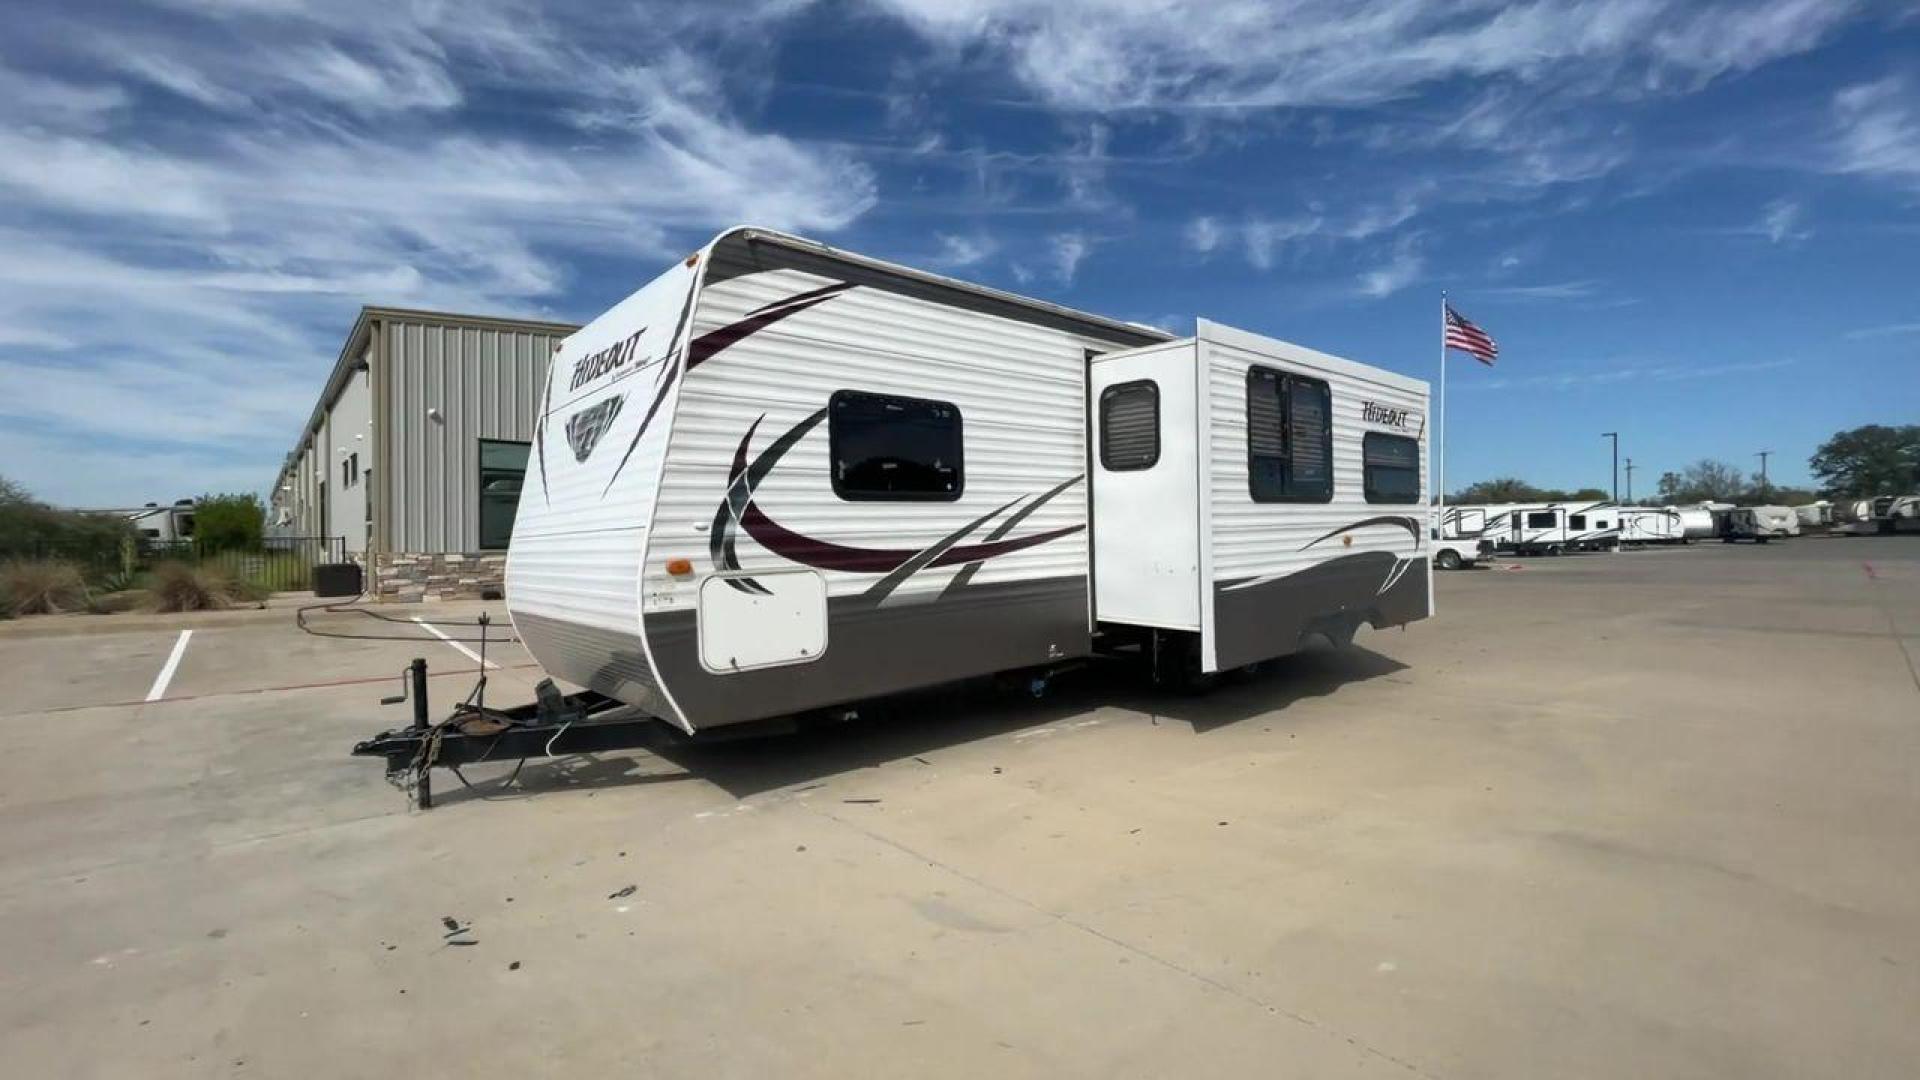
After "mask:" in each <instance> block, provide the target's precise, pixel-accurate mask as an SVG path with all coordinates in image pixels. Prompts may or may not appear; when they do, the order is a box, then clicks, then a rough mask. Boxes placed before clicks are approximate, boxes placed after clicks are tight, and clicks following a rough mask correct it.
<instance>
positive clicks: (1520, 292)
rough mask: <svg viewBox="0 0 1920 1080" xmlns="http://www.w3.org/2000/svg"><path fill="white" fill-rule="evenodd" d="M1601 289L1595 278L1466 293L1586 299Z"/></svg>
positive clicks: (1514, 297) (1503, 297)
mask: <svg viewBox="0 0 1920 1080" xmlns="http://www.w3.org/2000/svg"><path fill="white" fill-rule="evenodd" d="M1599 290H1600V283H1599V282H1598V281H1593V280H1590V279H1589V280H1584V281H1553V282H1545V283H1542V284H1539V285H1497V286H1493V287H1491V288H1484V289H1466V290H1463V293H1464V295H1468V296H1486V297H1493V298H1495V299H1501V300H1585V299H1587V298H1589V297H1591V296H1593V295H1594V294H1595V293H1597V292H1598V291H1599Z"/></svg>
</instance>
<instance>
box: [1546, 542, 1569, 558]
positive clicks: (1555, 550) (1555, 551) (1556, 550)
mask: <svg viewBox="0 0 1920 1080" xmlns="http://www.w3.org/2000/svg"><path fill="white" fill-rule="evenodd" d="M1564 554H1566V549H1565V548H1563V547H1561V546H1560V545H1559V544H1548V545H1547V557H1548V558H1550V559H1551V558H1559V557H1560V556H1561V555H1564Z"/></svg>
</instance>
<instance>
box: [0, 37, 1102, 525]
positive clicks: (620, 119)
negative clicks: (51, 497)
mask: <svg viewBox="0 0 1920 1080" xmlns="http://www.w3.org/2000/svg"><path fill="white" fill-rule="evenodd" d="M783 8H784V13H783V10H782V9H783ZM791 11H792V8H791V6H790V5H783V4H781V3H778V2H774V0H769V2H768V3H765V4H757V5H754V4H749V5H747V6H746V7H744V8H740V9H738V10H733V9H730V10H729V11H728V12H726V13H719V12H709V13H705V14H702V13H701V12H695V11H691V10H668V11H653V12H638V13H624V14H622V13H581V12H579V11H574V10H561V11H560V12H559V13H558V14H555V13H553V12H537V11H534V10H532V9H529V8H524V7H523V6H522V5H520V4H519V3H518V2H517V0H488V2H479V3H473V4H465V5H460V6H459V7H458V9H457V10H456V9H453V8H446V7H442V6H438V5H397V6H396V5H391V4H385V3H377V2H373V0H339V2H328V3H324V4H322V3H311V4H309V3H304V2H300V0H282V2H275V3H270V4H258V3H250V4H244V5H229V6H225V7H217V8H215V7H195V8H191V9H189V8H185V7H182V8H181V9H180V10H172V11H161V12H157V13H154V14H152V15H151V17H143V18H140V19H126V20H112V19H102V20H97V21H93V22H89V23H88V24H87V25H86V26H84V27H82V26H80V25H79V24H78V23H72V22H70V21H66V20H70V19H77V18H79V17H78V16H71V17H69V16H67V15H65V14H64V13H61V12H59V11H57V10H49V11H42V12H36V13H35V15H36V17H37V18H39V19H41V20H42V21H43V22H44V23H45V25H43V26H41V27H40V30H41V33H40V34H39V36H37V37H32V38H29V39H28V40H33V41H37V42H40V43H41V45H42V46H43V47H44V48H46V49H51V50H52V52H51V54H47V55H39V56H35V57H33V58H32V59H33V68H34V71H35V72H36V73H35V74H27V73H25V72H24V71H23V70H22V68H23V67H24V66H25V65H24V64H22V63H19V62H17V61H18V58H19V57H20V52H19V49H18V48H17V46H16V44H10V43H7V42H0V245H4V247H5V249H6V250H7V252H8V258H7V260H5V262H4V263H0V325H4V326H5V327H6V331H5V333H4V334H0V398H3V399H4V400H0V417H5V418H6V420H7V422H8V424H9V425H10V426H12V428H13V431H14V437H15V439H16V440H37V443H38V445H40V446H41V447H42V448H43V450H44V452H41V453H38V454H37V456H36V455H35V454H26V455H25V457H23V460H26V459H35V460H57V459H58V458H59V457H60V456H61V455H60V454H59V453H58V452H56V450H55V449H53V448H57V447H59V446H62V445H65V444H66V443H68V442H71V441H72V440H74V439H78V438H87V439H93V440H97V444H98V445H101V446H105V447H109V448H110V447H112V446H113V445H115V443H116V442H117V441H124V440H128V439H141V440H147V443H148V444H149V445H155V444H162V443H164V444H167V445H170V446H172V447H173V448H174V449H173V451H171V452H172V453H176V454H177V455H178V456H179V457H180V458H181V459H182V460H186V459H198V458H202V457H206V456H208V455H210V454H214V453H216V452H219V453H224V454H226V455H228V456H232V455H244V456H246V457H247V458H248V459H249V460H250V461H251V462H252V465H251V467H252V468H253V470H254V471H255V472H256V473H258V474H259V478H260V480H262V481H264V479H266V478H267V477H268V476H270V475H271V470H272V463H273V461H274V460H275V458H276V457H277V455H278V453H279V452H280V451H281V450H283V449H284V447H283V446H282V445H280V444H282V443H283V442H284V441H286V440H288V439H290V438H291V437H292V434H293V432H294V431H295V429H296V427H297V425H298V423H299V419H300V418H301V416H303V415H304V414H305V412H306V410H307V409H309V408H311V406H312V396H311V395H312V394H313V393H314V392H315V391H316V390H317V388H318V385H319V382H320V380H321V378H322V377H323V375H324V370H325V362H326V360H327V358H329V357H330V356H331V354H332V351H333V350H334V349H335V348H337V346H338V336H339V335H340V334H341V333H343V332H344V330H345V328H346V325H347V323H348V321H349V320H350V318H351V314H352V311H353V310H354V308H355V307H357V306H358V305H359V304H360V303H363V302H379V303H394V304H413V305H419V306H432V307H439V308H446V309H453V310H478V311H482V312H486V313H495V314H514V313H524V314H566V315H572V316H575V317H584V316H587V315H590V314H592V312H590V311H566V312H564V313H559V312H555V311H554V306H555V305H556V304H559V303H562V302H564V299H565V297H566V296H567V295H568V290H569V286H570V284H571V274H572V271H571V267H572V266H573V265H575V264H577V262H578V261H579V260H580V258H581V257H582V256H588V257H599V258H603V259H608V258H611V259H616V260H622V261H632V262H634V263H636V264H637V265H642V266H644V265H647V264H648V263H650V262H651V261H653V260H657V259H658V258H660V257H661V256H663V255H667V254H671V253H677V252H678V251H679V250H680V249H681V248H683V247H685V246H686V245H688V244H690V243H695V242H698V240H699V239H700V238H701V236H700V230H704V229H711V228H714V227H717V226H718V225H721V224H728V223H733V222H739V221H752V222H756V223H763V224H768V225H772V226H775V227H784V228H792V229H798V230H803V231H809V232H816V233H817V232H826V233H831V232H833V231H834V230H836V229H839V228H841V227H842V226H845V225H846V224H848V223H849V222H852V221H854V220H855V219H857V218H859V217H860V216H861V215H863V214H864V213H865V212H866V211H867V210H868V209H869V208H870V207H872V206H873V205H874V203H875V201H876V199H877V180H876V177H875V174H874V172H873V170H872V169H871V168H870V167H869V166H868V165H867V164H865V163H863V162H862V161H861V160H859V158H858V157H857V156H855V155H854V154H853V153H851V152H850V151H848V150H846V149H844V148H842V147H839V146H836V145H832V144H825V143H818V142H808V141H806V140H802V139H796V138H792V137H789V136H785V135H781V134H776V133H772V132H769V131H765V130H760V129H758V128H757V127H756V126H755V125H754V123H753V122H752V121H751V120H749V119H747V118H746V115H745V113H744V112H743V111H742V110H740V109H739V108H737V107H736V105H735V102H736V101H739V100H741V99H742V94H741V93H740V92H736V90H735V89H734V88H732V87H731V86H730V80H732V79H734V78H735V77H736V76H735V75H734V74H733V72H732V69H731V67H730V66H729V65H726V64H723V63H721V62H719V61H718V60H717V59H715V57H717V56H718V55H721V54H724V53H725V52H726V51H727V50H726V48H725V47H724V46H725V45H726V44H727V43H729V42H730V41H733V39H732V38H730V37H729V35H748V36H749V37H751V36H753V35H756V34H759V33H762V32H763V31H764V30H765V28H766V27H767V26H769V25H771V24H772V22H770V20H771V21H777V20H778V19H780V18H783V17H785V15H786V14H790V13H791ZM582 19H590V20H591V22H583V21H581V20H582ZM568 20H572V21H571V22H569V21H568ZM49 42H51V43H54V44H52V45H48V44H47V43H49ZM267 42H271V46H270V47H269V46H267V45H265V44H263V43H267ZM688 43H706V44H707V46H708V47H709V48H710V50H711V51H710V52H706V53H699V52H693V51H689V49H690V48H691V45H689V44H688ZM733 43H734V44H736V45H741V46H744V45H746V44H747V43H746V42H744V41H733ZM56 71H57V72H59V73H60V74H58V75H57V76H56V75H53V74H46V73H45V72H56ZM749 89H750V88H749ZM476 97H491V98H492V99H495V100H504V99H524V100H533V99H536V98H537V100H539V101H540V102H541V103H542V105H541V107H540V108H538V109H537V110H534V111H528V112H524V113H520V114H516V115H515V117H514V118H513V119H514V121H515V122H514V123H511V124H503V123H499V122H496V117H495V114H492V113H488V114H485V115H482V116H480V117H478V118H476V117H475V116H473V115H469V114H468V113H467V112H465V111H464V110H465V109H467V107H468V106H469V105H471V104H472V102H473V100H474V99H475V98H476ZM1083 156H1084V155H1083ZM948 250H949V253H950V254H954V255H965V254H967V253H966V252H965V251H963V250H961V249H959V248H949V249H948ZM981 257H983V256H981ZM635 283H636V284H637V282H635ZM82 384H84V385H85V386H86V387H87V388H88V389H87V390H86V392H84V393H83V392H82ZM78 402H85V403H87V404H86V407H84V408H82V407H80V406H79V405H77V404H76V403H78ZM116 402H117V404H116ZM8 468H9V469H10V470H11V469H13V468H15V466H12V465H9V466H8ZM127 475H129V476H130V475H131V474H127ZM54 494H56V496H57V497H64V496H59V493H57V492H56V493H54ZM142 494H143V493H141V492H138V491H134V490H130V489H125V490H123V491H122V494H121V496H120V497H121V498H138V497H140V496H141V495H142Z"/></svg>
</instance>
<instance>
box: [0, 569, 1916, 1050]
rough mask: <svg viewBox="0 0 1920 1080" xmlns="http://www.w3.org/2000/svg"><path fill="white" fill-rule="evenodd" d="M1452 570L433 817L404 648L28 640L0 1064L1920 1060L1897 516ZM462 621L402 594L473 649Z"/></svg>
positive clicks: (9, 779)
mask: <svg viewBox="0 0 1920 1080" xmlns="http://www.w3.org/2000/svg"><path fill="white" fill-rule="evenodd" d="M1437 593H1438V601H1439V605H1440V609H1441V615H1440V617H1439V618H1436V619H1433V620H1430V621H1427V622H1424V623H1421V624H1418V625H1415V626H1413V627H1411V628H1409V629H1407V630H1405V631H1390V632H1385V633H1363V634H1362V635H1361V637H1360V638H1359V639H1358V642H1357V644H1356V647H1354V648H1352V649H1350V650H1346V651H1344V652H1335V651H1331V650H1315V651H1311V652H1308V653H1305V654H1302V655H1300V656H1297V657H1293V658H1290V659H1289V660H1287V661H1284V662H1280V663H1277V664H1274V665H1271V667H1270V669H1269V670H1267V671H1265V672H1263V673H1261V674H1259V675H1257V676H1254V677H1250V678H1244V679H1239V680H1236V681H1233V682H1231V683H1229V684H1228V685H1226V686H1224V687H1222V688H1221V689H1219V690H1218V691H1216V692H1215V693H1213V694H1211V695H1208V696H1206V697H1202V698H1191V699H1190V698H1180V697H1174V696H1169V695H1164V694H1159V693H1155V692H1152V691H1151V690H1149V689H1147V688H1145V687H1144V686H1143V685H1141V684H1140V683H1139V681H1138V680H1136V679H1133V678H1131V677H1129V676H1127V675H1126V674H1124V673H1119V672H1093V673H1088V674H1086V675H1083V676H1081V677H1078V678H1074V679H1071V680H1067V681H1065V682H1064V683H1062V684H1061V685H1060V686H1058V687H1057V688H1056V690H1055V692H1054V693H1053V694H1052V695H1051V696H1050V697H1048V698H1047V699H1045V700H1042V701H1038V702H1034V701H1030V700H1025V699H1020V698H1014V697H1005V696H996V695H995V694H994V693H992V692H991V691H990V690H989V689H987V688H985V687H972V686H968V687H961V688H958V689H954V690H951V691H945V692H941V693H933V694H925V695H921V696H918V697H914V698H911V699H906V700H902V701H898V702H892V703H889V704H887V705H886V706H884V707H882V708H878V709H874V710H870V711H869V712H868V714H867V715H866V716H864V717H863V718H862V719H861V720H860V721H858V722H855V723H853V724H851V725H848V726H845V727H842V728H839V729H835V730H832V731H826V732H819V733H813V734H808V735H804V736H796V737H792V738H789V739H785V740H779V741H763V742H757V743H746V744H738V745H728V746H716V747H709V748H703V749H700V750H698V751H676V752H674V753H673V754H672V756H671V757H662V756H657V755H653V754H648V753H639V752H636V753H633V754H616V755H603V756H600V757H598V758H596V759H592V760H585V759H573V760H564V761H560V762H556V763H552V764H530V765H528V766H527V767H526V769H525V771H524V772H523V774H522V775H521V778H520V783H519V785H518V786H517V787H516V788H515V789H513V790H512V791H506V792H502V791H491V792H490V793H489V794H488V795H487V797H484V798H482V797H475V796H473V795H470V794H469V793H467V792H465V791H463V790H462V789H460V788H459V787H458V785H457V784H456V783H454V782H452V781H451V780H450V779H449V780H446V781H442V782H441V785H440V790H441V792H442V795H443V801H442V805H441V806H440V807H439V808H438V809H435V810H433V811H431V812H429V813H425V814H418V813H414V814H409V813H408V812H406V810H405V808H404V804H403V802H402V799H401V796H400V795H399V794H398V793H397V792H395V791H394V790H393V789H392V788H390V787H388V786H387V785H386V784H385V783H383V782H382V779H381V776H380V767H379V765H378V764H377V763H375V762H371V761H367V760H354V759H349V758H348V757H347V756H346V751H347V749H348V747H349V746H350V745H351V744H352V743H353V742H354V741H355V740H357V739H360V738H363V737H365V736H367V735H369V734H371V733H372V732H373V731H374V730H376V729H378V728H380V727H383V726H393V725H398V724H400V723H402V722H403V721H404V719H405V716H404V713H403V712H402V711H401V710H398V709H382V708H380V707H379V706H378V705H377V704H376V702H377V699H378V698H379V697H380V696H382V695H383V694H387V693H392V692H395V691H396V689H397V685H398V684H397V681H396V680H397V675H398V673H399V671H400V669H401V668H402V666H403V665H404V664H405V663H406V661H407V660H408V659H409V658H411V657H412V656H415V655H423V656H426V657H427V658H428V659H429V661H430V662H431V663H432V665H433V667H434V670H435V671H436V673H437V675H436V678H435V679H434V680H433V684H434V693H435V695H436V696H437V697H436V700H437V701H438V702H439V703H440V704H442V705H446V704H450V703H451V702H452V701H453V700H455V699H456V698H457V697H458V696H460V695H463V694H464V693H465V692H466V690H467V689H468V687H469V685H470V683H471V680H472V677H473V676H472V672H473V671H474V669H475V667H476V665H475V664H474V662H473V661H472V659H470V658H469V657H468V656H466V655H464V654H463V653H461V652H459V651H457V650H456V648H455V647H454V645H452V644H448V643H445V642H443V641H440V640H438V639H436V638H434V637H431V636H429V635H428V634H427V633H426V632H425V631H424V630H422V629H421V628H419V627H417V626H414V625H412V624H410V623H406V622H393V623H385V622H375V621H374V620H369V619H365V618H362V617H357V616H350V615H338V616H324V617H321V618H320V619H318V620H317V625H319V626H320V627H321V628H324V629H331V630H335V631H339V632H343V633H353V634H366V633H374V632H378V633H386V634H391V635H392V636H394V637H398V638H404V639H408V640H392V641H345V640H340V639H336V638H322V637H314V636H310V635H307V634H304V633H302V632H301V631H300V630H298V629H297V628H296V627H294V626H293V624H292V620H291V616H290V614H288V613H286V612H277V613H276V612H269V613H261V614H260V615H258V616H254V617H249V618H248V619H247V620H245V621H226V622H222V621H219V620H214V619H207V620H202V621H200V622H194V621H192V620H179V621H174V622H167V621H164V620H152V619H149V620H145V621H136V622H134V623H131V624H128V625H131V626H133V627H135V628H131V629H127V630H126V631H124V632H106V633H102V632H97V631H98V627H97V626H88V627H87V629H89V630H93V631H95V632H89V633H85V634H71V635H69V634H65V633H62V634H61V635H60V636H46V635H44V634H41V633H28V632H22V631H23V627H22V626H20V625H19V624H16V625H14V626H12V627H8V628H6V632H5V633H0V714H3V715H4V725H5V726H4V730H5V731H6V732H7V734H8V735H9V736H10V738H9V740H8V747H7V752H6V754H5V755H4V757H0V910H4V918H3V919H0V956H4V957H5V963H4V964H0V1042H4V1045H5V1046H6V1047H7V1057H8V1060H9V1061H10V1062H11V1063H12V1064H11V1065H9V1067H8V1068H9V1071H10V1072H12V1073H14V1074H16V1075H21V1076H60V1077H124V1076H229V1075H233V1076H239V1075H264V1076H339V1077H389V1076H396V1075H416V1076H440V1075H458V1076H495V1075H512V1076H527V1075H543V1074H569V1075H589V1074H600V1075H617V1076H640V1075H647V1076H699V1077H733V1076H739V1077H762V1076H782V1077H792V1076H805V1077H812V1076H819V1077H844V1076H968V1077H977V1076H981V1075H993V1076H1008V1077H1013V1076H1034V1077H1059V1076H1086V1077H1109V1076H1218V1075H1259V1076H1313V1077H1339V1076H1403V1075H1413V1076H1421V1077H1526V1078H1539V1077H1620V1076H1642V1077H1652V1076H1658V1077H1726V1076H1741V1077H1767V1076H1780V1077H1803V1076H1848V1077H1881V1076H1884V1077H1908V1076H1912V1075H1914V1073H1915V1071H1916V1069H1920V1024H1916V1023H1915V1018H1916V1017H1920V840H1917V839H1916V838H1920V675H1917V674H1916V670H1915V666H1914V662H1915V657H1916V655H1920V538H1914V537H1888V538H1849V539H1824V538H1823V539H1811V538H1809V539H1801V540H1796V541H1791V542H1785V543H1776V544H1772V545H1768V546H1766V547H1764V548H1762V547H1752V546H1745V545H1743V546H1740V547H1738V548H1729V547H1724V546H1722V545H1718V544H1713V545H1706V546H1695V547H1690V548H1677V549H1665V550H1650V551H1644V552H1630V553H1625V554H1620V555H1592V556H1581V557H1568V558H1560V559H1536V560H1529V561H1525V562H1521V563H1513V564H1505V565H1503V566H1496V567H1493V568H1487V569H1482V570H1478V571H1473V572H1463V573H1458V574H1449V575H1441V576H1440V578H1439V580H1438V584H1437ZM477 610H479V606H477V605H434V606H431V608H430V609H425V610H421V611H418V612H414V611H407V612H402V613H401V614H404V615H412V614H420V615H422V617H424V618H426V619H428V620H429V621H433V622H436V625H444V632H446V633H447V634H448V635H449V636H452V637H456V638H458V637H463V636H466V635H467V634H470V633H471V632H472V630H471V628H469V627H463V626H459V625H458V622H459V621H460V620H462V619H465V618H469V617H471V616H472V614H473V613H474V612H476V611H477ZM495 610H497V607H496V608H495ZM183 629H192V630H193V633H192V635H191V636H190V637H189V638H188V639H187V643H186V644H185V645H184V646H182V645H181V644H180V642H181V637H180V633H181V631H182V630H183ZM176 651H177V652H178V653H179V655H178V657H177V660H176V661H175V663H174V666H173V670H172V671H171V672H170V673H169V675H168V677H167V678H166V679H165V680H164V685H160V684H161V682H162V680H161V679H160V678H159V677H160V675H161V674H162V671H163V669H165V667H166V666H167V664H168V662H169V660H170V658H173V657H174V654H175V653H176ZM489 658H490V659H491V660H493V661H494V662H496V663H497V664H499V665H500V666H499V668H498V669H497V670H495V671H494V672H493V678H492V684H491V689H490V696H491V697H492V698H493V699H494V700H504V701H515V700H524V699H526V698H527V697H529V696H530V695H531V687H532V684H533V682H534V681H535V680H536V679H537V678H538V677H539V672H538V670H537V669H536V668H534V667H532V666H531V664H530V661H529V659H528V657H527V656H526V654H525V653H524V652H523V651H521V650H520V649H519V648H518V647H517V646H505V647H502V646H498V645H496V646H494V647H493V648H492V649H490V650H489ZM156 691H157V692H156ZM148 697H153V698H155V699H156V700H152V701H148V700H146V699H147V698H148ZM504 771H505V770H504V768H502V767H494V766H486V767H483V768H479V769H476V770H473V771H472V772H471V773H470V774H469V775H470V777H471V778H472V779H473V780H474V782H475V783H476V784H482V785H484V784H485V783H486V782H487V781H497V780H499V779H500V778H501V776H502V775H503V773H504ZM443 919H451V920H452V922H453V924H454V925H455V926H458V927H461V928H462V930H461V932H458V933H454V934H451V935H449V931H448V929H447V928H446V926H445V925H444V924H443Z"/></svg>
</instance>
